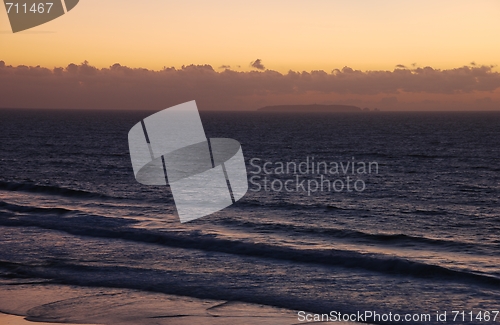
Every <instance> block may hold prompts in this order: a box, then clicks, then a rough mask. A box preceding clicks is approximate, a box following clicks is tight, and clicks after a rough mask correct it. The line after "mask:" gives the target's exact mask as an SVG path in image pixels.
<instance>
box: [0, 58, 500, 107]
mask: <svg viewBox="0 0 500 325" xmlns="http://www.w3.org/2000/svg"><path fill="white" fill-rule="evenodd" d="M257 61H258V62H257ZM252 65H253V66H254V67H255V68H256V69H259V71H250V72H237V71H233V70H230V69H229V68H226V67H224V68H226V69H225V70H223V71H219V72H218V71H216V70H214V69H213V68H212V67H211V66H210V65H190V66H183V67H182V68H180V69H175V68H165V69H163V70H160V71H152V70H147V69H140V68H129V67H126V66H121V65H120V64H114V65H113V66H111V67H109V68H103V69H98V68H95V67H93V66H91V65H90V64H88V63H87V62H84V63H82V64H79V65H76V64H70V65H68V66H67V67H66V68H54V69H47V68H43V67H39V66H37V67H28V66H22V65H21V66H17V67H13V66H10V65H8V64H6V63H5V62H3V61H0V107H12V108H16V107H29V108H42V107H43V108H99V109H101V108H110V109H151V110H157V109H163V108H165V107H168V106H171V105H175V104H178V103H181V102H184V101H188V100H192V99H195V100H196V101H197V102H198V106H199V107H200V109H208V110H253V109H257V108H259V107H263V106H267V105H275V104H294V103H301V104H306V103H339V104H354V105H363V106H366V105H371V106H372V107H376V106H380V108H382V109H402V110H404V109H415V108H418V107H420V108H421V109H423V110H426V109H439V108H440V107H447V108H453V107H455V106H456V105H462V106H460V107H458V106H456V107H457V108H459V109H472V110H475V109H488V110H491V109H500V107H499V105H498V103H499V102H498V99H499V91H498V90H499V88H500V74H499V73H498V72H495V71H493V70H492V67H491V66H477V65H474V66H464V67H460V68H455V69H448V70H439V69H433V68H431V67H425V68H411V69H410V68H407V67H405V66H403V65H398V66H397V68H396V69H395V70H393V71H359V70H353V69H351V68H348V67H344V68H343V69H341V70H338V69H336V70H333V71H331V72H325V71H311V72H294V71H289V72H288V73H286V74H282V73H279V72H276V71H272V70H264V69H265V68H264V66H263V65H262V62H261V61H260V60H256V61H254V62H253V63H252ZM260 67H261V68H262V69H261V68H260ZM412 103H413V104H412ZM450 103H451V104H450ZM384 105H385V106H384ZM412 105H413V106H412ZM446 105H448V106H446ZM450 105H451V106H450ZM453 105H455V106H453ZM464 105H465V106H464Z"/></svg>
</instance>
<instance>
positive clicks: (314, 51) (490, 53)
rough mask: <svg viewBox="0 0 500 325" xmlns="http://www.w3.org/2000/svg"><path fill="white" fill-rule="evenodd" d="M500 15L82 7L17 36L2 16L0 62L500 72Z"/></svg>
mask: <svg viewBox="0 0 500 325" xmlns="http://www.w3.org/2000/svg"><path fill="white" fill-rule="evenodd" d="M499 12H500V2H499V1H497V0H478V1H463V0H453V1H451V0H440V1H435V0H432V1H429V0H420V1H401V0H378V1H372V0H356V1H333V0H313V1H303V0H287V1H282V0H275V1H261V0H254V1H225V0H213V1H205V0H187V1H175V2H174V1H157V0H149V1H130V0H106V1H102V0H82V1H80V3H79V4H78V6H77V7H75V9H73V10H72V11H71V12H69V13H68V14H66V15H65V16H63V17H60V18H58V19H56V20H54V21H52V22H49V23H47V24H44V25H41V26H39V27H35V28H33V29H31V30H28V31H24V32H20V33H16V34H12V32H11V30H10V26H9V23H8V20H7V15H6V11H5V10H3V9H2V10H0V47H1V48H0V60H3V61H5V62H6V63H7V64H11V65H20V64H24V65H35V66H36V65H41V66H45V67H49V68H52V67H56V66H64V67H65V66H67V64H69V63H81V62H83V61H84V60H88V61H89V62H90V63H91V64H92V65H94V66H97V67H109V66H110V65H112V64H113V63H116V62H119V63H120V64H122V65H127V66H130V67H144V68H148V69H155V70H157V69H161V68H162V67H164V66H168V67H170V66H174V67H178V68H179V67H181V66H182V65H189V64H210V65H212V66H213V67H214V68H217V67H219V66H222V65H230V66H231V67H232V69H235V70H241V71H247V70H250V69H251V67H250V66H249V63H250V62H251V61H253V60H255V59H258V58H260V59H262V60H263V64H264V65H265V66H266V68H268V69H272V70H276V71H280V72H287V71H288V70H290V69H291V70H295V71H302V70H306V71H311V70H316V69H318V70H325V71H331V70H332V69H335V68H342V67H344V66H350V67H352V68H355V69H360V70H392V69H393V68H394V66H395V65H396V64H403V65H407V66H410V65H411V64H412V63H416V64H417V66H432V67H434V68H440V69H447V68H456V67H460V66H463V65H467V64H469V63H470V62H472V61H474V62H476V63H478V64H485V65H497V64H499V63H500V62H499V61H500V59H499V58H500V41H498V31H499V30H500V19H498V14H499ZM238 66H239V67H238Z"/></svg>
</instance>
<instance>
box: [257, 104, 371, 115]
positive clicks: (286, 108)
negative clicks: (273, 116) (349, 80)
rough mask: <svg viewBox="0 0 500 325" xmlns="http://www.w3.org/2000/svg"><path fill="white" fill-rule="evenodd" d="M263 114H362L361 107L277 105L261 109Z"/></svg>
mask: <svg viewBox="0 0 500 325" xmlns="http://www.w3.org/2000/svg"><path fill="white" fill-rule="evenodd" d="M258 111H261V112H321V113H327V112H330V113H347V112H349V113H350V112H361V111H363V110H362V109H361V108H360V107H357V106H351V105H319V104H311V105H276V106H266V107H262V108H259V109H258Z"/></svg>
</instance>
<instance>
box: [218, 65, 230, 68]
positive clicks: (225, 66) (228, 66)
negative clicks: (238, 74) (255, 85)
mask: <svg viewBox="0 0 500 325" xmlns="http://www.w3.org/2000/svg"><path fill="white" fill-rule="evenodd" d="M219 69H231V66H230V65H225V64H223V65H221V66H220V67H219Z"/></svg>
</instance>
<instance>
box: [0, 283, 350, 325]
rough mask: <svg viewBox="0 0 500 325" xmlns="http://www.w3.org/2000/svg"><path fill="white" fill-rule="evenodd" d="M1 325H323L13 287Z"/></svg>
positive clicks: (159, 301) (134, 297)
mask: <svg viewBox="0 0 500 325" xmlns="http://www.w3.org/2000/svg"><path fill="white" fill-rule="evenodd" d="M20 315H24V316H20ZM0 323H1V324H2V325H56V324H61V323H63V324H72V325H76V324H79V325H83V324H84V325H98V324H107V325H114V324H116V325H118V324H127V325H142V324H144V325H146V324H147V325H150V324H155V325H163V324H168V325H189V324H206V325H230V324H239V325H253V324H261V325H294V324H324V323H325V322H299V321H298V318H297V311H295V310H289V309H283V308H277V307H272V306H266V305H259V304H250V303H243V302H237V301H225V300H209V299H198V298H193V297H185V296H175V295H169V294H161V293H151V292H145V291H138V290H131V289H112V288H90V287H78V286H70V285H59V284H45V283H32V284H30V283H19V284H15V283H12V284H8V285H6V284H3V285H0ZM339 324H344V325H347V324H351V325H352V324H357V323H339Z"/></svg>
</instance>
